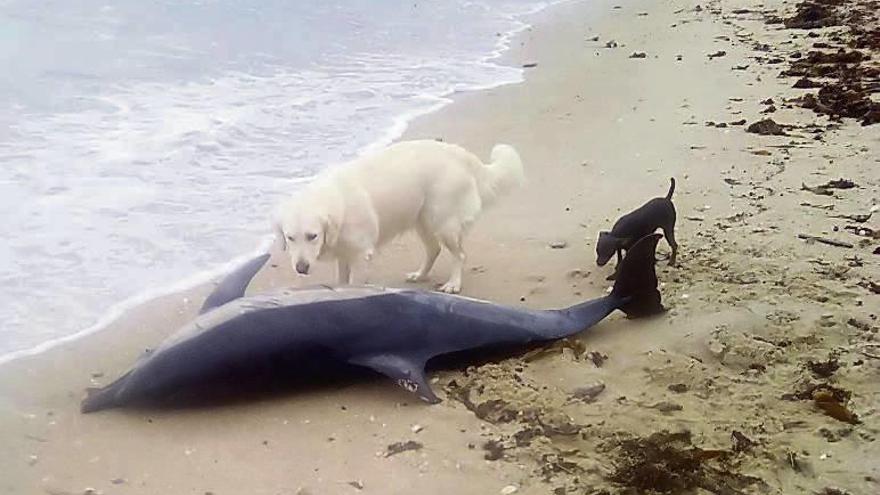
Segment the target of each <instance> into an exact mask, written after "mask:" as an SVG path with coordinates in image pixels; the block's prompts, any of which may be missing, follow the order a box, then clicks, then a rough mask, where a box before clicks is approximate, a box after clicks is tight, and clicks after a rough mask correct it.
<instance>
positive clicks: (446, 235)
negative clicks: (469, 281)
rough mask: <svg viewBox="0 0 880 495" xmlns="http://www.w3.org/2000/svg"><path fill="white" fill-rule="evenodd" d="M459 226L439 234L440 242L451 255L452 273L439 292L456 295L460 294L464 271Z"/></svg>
mask: <svg viewBox="0 0 880 495" xmlns="http://www.w3.org/2000/svg"><path fill="white" fill-rule="evenodd" d="M461 230H462V229H461V226H460V225H459V226H457V227H456V228H453V229H450V230H446V231H444V232H441V233H440V241H441V242H442V243H443V245H444V246H446V249H448V250H449V253H450V254H452V273H451V274H450V275H449V281H447V282H446V283H445V284H443V285H441V286H440V290H441V291H443V292H446V293H449V294H458V293H459V292H461V276H462V272H463V271H464V261H465V258H466V256H465V254H464V249H463V248H462V247H461V241H462V239H461V238H462V231H461Z"/></svg>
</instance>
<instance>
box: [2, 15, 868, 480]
mask: <svg viewBox="0 0 880 495" xmlns="http://www.w3.org/2000/svg"><path fill="white" fill-rule="evenodd" d="M842 4H844V5H847V6H852V5H860V6H862V10H863V11H865V12H868V14H865V15H864V16H862V17H860V18H859V19H858V20H853V19H852V18H847V19H849V20H842V19H844V18H845V17H846V16H843V15H842V14H835V16H833V17H834V20H836V22H832V19H831V18H827V19H826V21H823V22H825V24H823V26H824V27H821V28H819V29H815V30H805V29H798V28H796V27H793V23H792V22H790V19H792V18H794V17H795V14H796V11H797V9H796V8H795V4H794V3H793V2H781V1H778V0H768V1H767V2H764V3H760V2H757V1H753V0H740V1H736V2H717V1H712V2H697V1H694V0H673V1H670V2H659V3H658V2H649V1H645V0H634V1H631V2H608V1H605V0H597V1H571V2H566V3H563V4H560V5H556V6H553V7H550V8H548V9H546V10H544V11H542V12H540V13H539V14H536V15H535V16H534V17H533V18H532V19H530V22H531V23H532V24H533V27H532V28H530V29H528V30H527V31H524V32H523V33H522V34H521V35H520V36H519V37H518V38H517V39H516V42H515V44H514V46H513V47H512V49H511V50H510V51H509V52H507V54H506V55H505V57H506V60H507V61H508V62H509V63H510V64H511V65H523V64H527V65H532V64H537V65H535V66H534V67H531V68H529V69H527V70H526V81H525V82H523V83H521V84H515V85H509V86H503V87H500V88H495V89H491V90H487V91H482V92H473V93H465V94H461V95H457V96H455V98H454V101H453V102H452V103H451V104H450V105H448V106H446V107H444V108H443V109H441V110H440V111H438V112H435V113H432V114H430V115H427V116H424V117H422V118H419V119H418V120H416V121H415V122H413V123H412V125H411V126H410V128H409V129H408V131H407V132H406V135H405V136H404V139H409V138H432V139H443V140H445V141H448V142H454V143H458V144H461V145H463V146H465V147H466V148H468V149H471V150H473V151H474V152H475V153H477V154H478V155H480V156H482V157H487V156H488V154H489V150H490V149H491V147H492V146H493V145H494V144H495V143H496V142H507V143H510V144H512V145H514V146H516V147H517V149H518V150H519V151H520V153H521V154H522V157H523V160H524V163H525V166H526V170H527V175H528V184H527V185H526V187H524V188H523V189H521V190H519V191H517V192H516V193H514V194H513V195H511V196H510V197H507V198H505V199H504V200H503V201H501V202H500V203H499V204H498V205H497V206H496V207H494V208H493V209H492V210H490V211H488V212H486V214H485V215H484V216H483V217H482V218H481V220H480V221H479V222H478V223H477V225H476V226H475V228H474V229H473V232H472V234H471V235H470V237H469V238H468V252H469V260H468V267H467V272H466V275H465V280H464V290H463V293H464V294H465V295H467V296H471V297H478V298H483V299H488V300H491V301H495V302H498V303H504V304H511V305H525V306H528V307H534V308H556V307H563V306H567V305H570V304H572V303H575V302H578V301H582V300H586V299H588V298H593V297H598V296H601V295H602V294H604V293H605V291H606V289H607V287H608V284H609V282H606V281H605V277H606V276H607V275H608V274H609V273H610V271H611V269H612V268H611V267H610V266H607V267H603V268H599V267H597V266H596V265H595V239H596V235H597V232H598V231H599V230H603V229H608V228H610V227H611V225H612V224H613V222H614V220H615V219H616V218H617V217H618V216H619V215H621V214H622V213H625V212H627V211H629V210H631V209H633V208H635V207H637V206H639V205H640V204H642V203H643V202H644V201H646V200H647V199H649V198H651V197H655V196H662V195H664V194H665V192H666V190H667V188H668V184H669V182H668V181H669V178H670V177H675V178H676V179H677V182H678V185H677V188H676V191H675V196H674V201H675V204H676V208H677V210H678V223H677V229H676V232H677V238H678V241H679V243H680V245H681V252H680V253H679V265H678V266H676V267H669V266H667V264H666V262H665V261H660V262H659V263H658V277H659V279H660V281H661V284H662V286H661V292H662V294H663V297H664V303H665V305H666V306H667V307H668V308H669V309H670V311H669V312H668V313H667V314H666V315H665V316H664V317H662V318H659V319H656V320H650V321H645V322H636V321H627V320H626V319H625V318H623V317H622V316H620V315H615V316H613V317H610V318H608V319H607V320H605V321H603V322H602V323H601V324H600V325H598V326H596V327H595V328H593V329H591V330H590V331H589V332H586V333H584V334H583V335H582V336H580V337H579V338H577V339H570V340H566V341H563V342H560V343H558V344H555V345H553V346H550V347H548V348H546V349H544V350H542V351H538V352H530V353H527V354H525V355H522V356H518V357H514V358H511V359H507V360H504V361H501V362H498V363H493V364H486V365H482V366H475V367H471V368H469V369H467V370H461V371H444V372H440V373H436V374H434V375H433V380H434V385H433V386H434V389H435V390H436V391H437V392H438V393H439V394H440V395H441V398H442V399H443V402H442V403H440V404H438V405H434V406H428V405H424V404H421V403H419V402H418V401H417V400H415V399H414V398H413V397H411V396H409V395H407V394H406V393H405V392H404V391H402V390H401V389H399V388H398V387H396V386H394V385H393V384H391V383H389V382H387V381H382V380H379V381H375V382H373V381H370V382H366V383H352V384H345V385H343V386H341V387H331V388H322V389H317V390H309V391H304V392H298V393H291V394H281V395H276V396H272V397H262V398H260V399H259V400H251V401H244V402H241V403H235V404H222V405H218V406H215V407H210V408H193V409H183V410H111V411H105V412H101V413H98V414H91V415H81V414H80V413H79V402H80V400H81V399H82V397H83V395H84V390H85V389H86V388H87V387H93V386H100V385H104V384H107V383H109V382H111V381H112V380H114V379H115V378H116V377H118V376H119V375H120V374H121V373H123V372H124V371H125V370H126V369H127V368H128V367H129V366H130V365H131V363H133V362H134V360H135V359H136V358H137V357H138V356H139V355H140V354H141V353H142V352H144V350H145V349H149V348H153V347H155V346H156V345H158V344H159V343H160V342H161V340H162V339H163V338H164V337H166V336H167V335H169V334H171V333H172V332H173V331H174V330H176V329H177V328H178V327H179V326H181V325H182V324H183V323H185V322H186V321H188V320H189V319H191V318H192V317H193V315H194V314H195V313H196V311H197V310H198V308H199V306H200V305H201V303H202V301H203V299H204V297H205V295H206V293H207V292H208V291H209V290H210V286H203V287H197V288H195V289H193V290H190V291H187V292H185V293H178V294H172V295H168V296H164V297H161V298H159V299H156V300H154V301H151V302H149V303H147V304H144V305H143V306H140V307H138V308H135V309H134V310H132V311H130V312H128V313H127V314H125V315H124V316H123V317H121V318H120V319H118V320H117V321H115V322H113V323H112V324H111V325H109V326H108V328H106V329H104V330H102V331H100V332H97V333H95V334H93V335H90V336H88V337H85V338H82V339H80V340H77V341H75V342H70V343H66V344H63V345H60V346H58V347H56V348H53V349H51V350H49V351H46V352H44V353H41V354H38V355H34V356H29V357H23V358H20V359H17V360H14V361H12V362H9V363H5V364H2V365H0V443H2V444H3V445H4V448H3V449H2V450H0V473H2V476H0V493H10V494H42V493H44V494H50V495H75V494H84V493H92V494H95V493H101V494H160V493H161V494H198V495H207V494H214V495H224V494H238V493H241V494H244V493H247V494H252V495H293V494H300V495H306V494H312V495H320V494H358V493H363V494H408V493H424V494H441V493H459V494H496V493H507V494H512V493H522V494H548V493H551V494H554V495H564V494H575V493H576V494H586V493H640V492H643V491H648V490H649V489H654V490H657V491H661V492H667V493H717V494H736V493H824V494H829V495H830V494H838V493H850V494H862V493H876V492H878V491H880V460H878V459H880V443H878V442H877V438H878V436H880V422H878V421H880V411H878V408H880V340H878V339H877V332H878V329H880V321H878V319H877V314H878V308H880V295H878V293H880V285H878V284H880V256H878V254H877V253H878V251H877V250H878V248H880V211H877V205H880V173H878V170H880V124H873V125H863V122H864V123H867V124H872V122H876V121H877V120H880V117H877V116H878V115H880V109H876V108H875V109H874V110H872V109H871V108H872V107H871V101H873V102H875V103H874V105H877V103H876V102H877V101H878V99H877V68H878V67H880V64H878V61H877V60H878V56H880V51H878V48H877V46H876V33H877V19H876V3H875V4H874V11H873V16H874V17H873V18H872V17H871V8H870V2H868V1H862V2H843V3H842ZM823 5H826V8H827V9H831V11H832V13H834V12H836V11H834V9H836V8H838V7H837V5H838V4H837V3H834V2H823ZM866 9H867V10H866ZM841 12H843V11H841ZM848 12H854V11H853V10H849V11H848ZM811 19H812V18H811ZM820 19H823V18H822V17H821V16H820ZM777 20H778V21H779V22H777ZM847 22H849V23H850V24H853V25H859V26H862V27H864V28H865V29H866V30H867V31H868V32H869V34H868V35H866V37H865V38H864V39H862V38H858V36H859V33H855V34H854V33H852V29H851V28H847V27H845V24H846V23H847ZM872 26H873V33H874V34H873V36H874V38H871V37H870V32H871V31H870V29H871V27H872ZM810 33H812V34H810ZM857 38H858V39H857ZM872 39H873V40H874V41H873V43H874V45H871V43H872V42H871V40H872ZM854 40H855V41H854ZM858 40H862V41H858ZM817 44H819V45H818V47H817V46H816V45H817ZM872 46H873V48H872ZM839 47H845V48H842V49H843V50H844V55H845V54H846V53H849V52H851V51H852V50H858V51H859V53H860V54H861V55H860V56H858V57H856V58H855V59H854V58H852V57H850V58H848V59H846V60H844V61H842V60H832V61H830V62H828V63H826V62H825V61H823V60H822V59H821V58H817V56H816V55H811V54H810V52H811V51H819V52H827V53H831V54H834V53H837V50H838V48H839ZM795 53H797V55H795ZM823 64H825V65H830V66H832V67H836V68H837V70H838V72H828V71H826V72H822V71H818V72H817V71H816V70H815V68H816V67H821V66H823ZM844 69H846V71H849V72H846V71H845V70H844ZM786 71H788V72H789V74H788V75H787V76H785V77H782V76H780V73H781V72H786ZM872 71H873V72H872ZM844 72H845V75H843V76H840V77H841V78H842V79H841V80H843V79H846V78H847V77H849V78H850V79H847V80H848V81H849V84H850V85H851V86H852V85H856V84H857V82H852V77H862V78H863V79H864V83H863V87H864V88H867V89H865V92H866V95H867V96H866V98H867V102H865V101H864V100H858V97H857V96H858V95H856V96H852V95H849V96H848V98H850V99H851V100H858V102H856V103H858V104H855V103H852V101H850V103H846V102H840V101H839V100H835V101H833V102H830V101H829V100H827V99H825V98H823V95H825V94H826V93H827V92H828V91H826V90H825V89H822V90H818V86H816V85H823V84H824V85H832V86H833V85H834V84H836V83H835V81H837V79H835V77H837V76H835V74H837V73H844ZM847 74H848V75H847ZM853 74H856V76H853ZM803 79H806V80H807V82H801V80H803ZM795 85H797V86H799V87H797V88H794V87H793V86H795ZM872 88H873V89H872ZM817 90H818V91H817ZM823 91H826V92H825V93H823ZM872 91H873V96H871V92H872ZM832 93H833V91H832ZM808 94H810V95H815V94H819V96H818V97H805V95H808ZM872 97H873V100H871V98H872ZM811 98H812V100H811ZM811 101H812V103H811ZM838 103H840V105H841V106H840V107H838V106H835V105H837V104H838ZM771 107H772V111H770V110H771ZM856 107H858V108H856ZM841 109H842V110H841ZM859 112H861V113H859ZM871 112H876V113H871ZM828 113H832V114H835V113H836V114H840V113H844V114H846V115H848V116H846V117H845V118H842V119H840V118H836V117H834V115H831V116H829V115H828ZM763 119H772V122H773V124H771V123H769V122H764V123H763V124H759V125H758V126H753V124H755V123H757V122H760V121H762V120H763ZM874 119H876V120H874ZM743 121H744V122H743ZM774 126H775V127H774ZM747 129H748V130H747ZM749 130H751V131H756V132H750V131H749ZM829 181H834V182H829ZM823 184H825V186H824V187H823V186H822V185H823ZM872 212H873V215H870V213H872ZM267 215H268V212H267ZM799 236H800V237H799ZM660 252H661V253H663V254H665V253H667V252H668V246H667V245H666V244H665V242H664V241H661V244H660ZM420 256H421V247H420V246H419V243H418V241H417V240H416V239H415V237H414V236H413V237H406V238H403V239H400V240H399V241H396V242H394V243H393V244H391V245H389V246H387V247H386V248H385V249H384V250H383V251H382V252H381V253H380V254H379V255H378V256H377V259H376V260H375V261H374V262H373V263H372V265H371V266H370V267H369V271H368V272H367V273H366V275H365V280H364V281H367V282H370V283H375V284H381V285H387V286H401V285H403V284H404V273H406V272H407V271H410V270H412V269H413V268H414V267H415V266H417V264H418V262H419V257H420ZM444 256H445V255H444ZM270 263H271V266H270V267H269V268H267V269H266V270H264V272H263V273H261V274H260V275H258V277H257V279H256V282H255V283H254V284H253V285H252V287H251V289H250V291H251V292H256V291H261V290H265V289H267V288H271V287H278V286H283V285H291V284H300V283H302V281H297V280H295V279H294V278H293V275H292V273H291V270H290V268H289V266H288V264H287V263H286V261H285V260H284V259H283V258H282V257H280V256H277V253H276V255H275V256H273V258H272V260H271V262H270ZM447 270H448V264H447V260H446V259H445V258H441V260H440V263H439V264H438V266H437V269H436V272H435V273H434V274H433V280H432V282H431V283H425V284H421V286H422V287H424V288H431V287H432V286H433V284H434V283H436V282H440V281H442V280H444V279H445V276H446V275H447V273H448V272H447ZM331 276H332V270H331V267H329V266H327V267H321V270H319V271H318V272H317V273H315V274H314V275H313V278H312V281H315V282H320V281H327V280H330V277H331ZM584 387H594V388H593V389H592V391H593V393H592V394H588V395H587V396H586V397H585V396H584V394H583V393H581V394H576V393H575V392H576V391H577V390H578V389H583V388H584ZM395 444H398V445H406V446H407V447H408V449H407V450H404V451H402V452H399V453H395V451H396V450H398V449H395V448H394V447H393V446H394V445H395ZM834 490H837V491H834Z"/></svg>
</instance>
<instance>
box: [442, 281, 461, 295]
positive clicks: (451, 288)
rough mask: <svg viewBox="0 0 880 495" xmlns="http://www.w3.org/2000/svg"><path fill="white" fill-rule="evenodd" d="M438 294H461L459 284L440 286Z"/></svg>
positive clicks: (451, 283) (452, 283)
mask: <svg viewBox="0 0 880 495" xmlns="http://www.w3.org/2000/svg"><path fill="white" fill-rule="evenodd" d="M440 292H445V293H447V294H458V293H459V292H461V284H456V283H454V282H446V283H445V284H443V285H441V286H440Z"/></svg>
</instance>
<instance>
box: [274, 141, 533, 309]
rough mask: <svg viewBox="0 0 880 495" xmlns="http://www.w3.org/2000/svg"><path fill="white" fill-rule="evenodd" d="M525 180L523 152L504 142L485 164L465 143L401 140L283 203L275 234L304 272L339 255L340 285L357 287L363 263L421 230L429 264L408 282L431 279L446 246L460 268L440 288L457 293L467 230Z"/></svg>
mask: <svg viewBox="0 0 880 495" xmlns="http://www.w3.org/2000/svg"><path fill="white" fill-rule="evenodd" d="M523 180H524V176H523V168H522V162H521V161H520V158H519V154H517V152H516V150H514V149H513V147H511V146H508V145H505V144H499V145H496V146H495V148H493V149H492V159H491V163H489V164H483V163H482V162H481V161H480V159H479V158H477V157H476V156H475V155H473V154H472V153H470V152H468V151H467V150H465V149H463V148H461V147H460V146H455V145H452V144H446V143H442V142H438V141H430V140H423V141H406V142H401V143H397V144H393V145H391V146H389V147H388V148H386V149H384V150H382V151H380V152H378V153H375V154H372V155H368V156H365V157H363V158H360V159H358V160H355V161H353V162H351V163H348V164H346V165H342V166H340V167H338V168H336V169H333V170H331V171H329V172H328V173H325V174H323V175H322V176H321V177H319V178H317V179H316V180H315V181H314V182H312V183H311V184H310V185H309V186H307V187H306V188H305V190H303V191H301V192H300V193H299V194H297V195H296V196H294V197H292V198H290V199H289V200H287V201H286V202H284V203H283V204H282V205H281V208H280V209H279V211H278V213H277V216H276V223H275V225H276V231H277V234H278V237H279V239H280V241H281V243H282V244H283V247H284V249H285V250H286V251H287V252H288V253H289V255H290V262H291V265H292V266H293V268H294V269H295V270H296V272H297V273H299V274H302V275H306V274H308V272H309V268H310V267H311V265H312V264H313V263H315V261H316V260H319V259H332V258H335V259H336V260H337V275H338V280H339V283H340V284H350V283H351V268H352V265H353V264H354V263H355V262H356V261H359V260H361V259H364V260H367V261H369V260H370V259H371V258H372V257H373V254H374V253H375V251H376V249H378V248H379V247H380V246H382V245H383V244H384V243H386V242H388V241H390V240H391V239H393V238H395V237H397V236H398V235H400V234H403V233H404V232H406V231H408V230H411V229H413V228H414V229H415V230H416V232H417V233H418V234H419V237H420V238H421V239H422V242H423V243H424V245H425V261H424V262H423V263H422V265H421V266H420V267H419V269H418V270H417V271H415V272H413V273H410V274H409V275H408V276H407V280H409V281H412V282H416V281H421V280H425V278H426V277H427V276H428V272H429V271H430V270H431V267H432V266H433V265H434V261H435V260H436V259H437V256H438V255H439V254H440V245H441V244H442V245H443V246H446V249H448V250H449V252H450V253H451V254H452V256H453V259H454V265H453V267H452V274H451V276H450V277H449V281H448V282H446V283H445V284H444V285H442V286H441V287H440V289H441V290H442V291H444V292H449V293H458V292H459V291H460V290H461V275H462V271H463V268H464V261H465V254H464V249H463V248H462V241H463V237H464V235H465V233H466V232H467V231H468V228H469V227H470V226H471V224H473V222H474V221H475V220H476V219H477V217H478V216H479V215H480V212H481V210H482V209H483V208H484V207H486V206H488V205H490V204H491V203H493V202H494V201H495V200H496V199H497V198H498V197H499V196H501V195H502V194H504V193H505V192H507V191H509V190H511V189H513V188H514V187H516V186H518V185H520V184H521V183H522V182H523Z"/></svg>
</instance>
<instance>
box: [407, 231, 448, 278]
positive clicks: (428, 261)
mask: <svg viewBox="0 0 880 495" xmlns="http://www.w3.org/2000/svg"><path fill="white" fill-rule="evenodd" d="M416 232H418V234H419V238H420V239H421V240H422V244H424V246H425V259H424V260H423V261H422V265H421V266H420V267H419V269H418V270H416V271H414V272H411V273H408V274H407V275H406V280H407V281H408V282H421V281H423V280H425V279H427V278H428V272H430V271H431V268H433V267H434V262H435V261H437V256H439V255H440V243H439V242H437V237H436V236H434V234H433V233H431V232H430V231H429V230H428V229H426V228H425V226H424V225H422V224H421V223H419V224H418V225H417V226H416Z"/></svg>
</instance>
